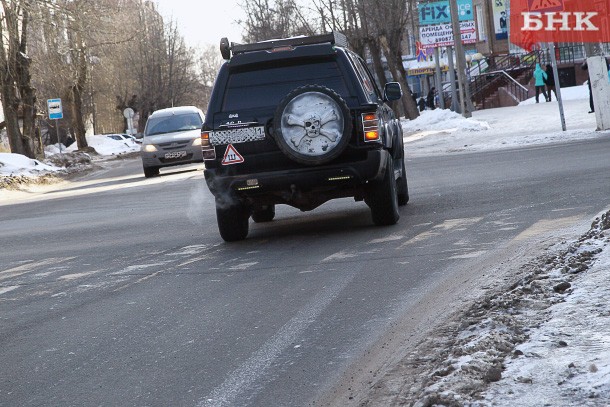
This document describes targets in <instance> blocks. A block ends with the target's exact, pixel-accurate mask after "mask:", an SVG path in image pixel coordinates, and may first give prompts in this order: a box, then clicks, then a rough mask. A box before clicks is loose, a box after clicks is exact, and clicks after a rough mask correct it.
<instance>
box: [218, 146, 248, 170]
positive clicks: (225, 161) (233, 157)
mask: <svg viewBox="0 0 610 407" xmlns="http://www.w3.org/2000/svg"><path fill="white" fill-rule="evenodd" d="M243 162H244V157H242V156H241V154H239V153H238V152H237V150H236V149H235V147H233V144H229V145H228V146H227V150H226V151H225V155H224V156H223V157H222V161H221V164H222V165H230V164H239V163H243Z"/></svg>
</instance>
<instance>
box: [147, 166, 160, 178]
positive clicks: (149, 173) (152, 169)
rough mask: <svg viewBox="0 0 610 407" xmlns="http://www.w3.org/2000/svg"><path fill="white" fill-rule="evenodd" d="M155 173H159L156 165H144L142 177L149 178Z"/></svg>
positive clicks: (155, 174)
mask: <svg viewBox="0 0 610 407" xmlns="http://www.w3.org/2000/svg"><path fill="white" fill-rule="evenodd" d="M157 175H159V168H158V167H144V177H145V178H151V177H154V176H157Z"/></svg>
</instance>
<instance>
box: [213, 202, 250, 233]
mask: <svg viewBox="0 0 610 407" xmlns="http://www.w3.org/2000/svg"><path fill="white" fill-rule="evenodd" d="M249 217H250V216H249V213H248V211H247V209H246V208H245V207H244V206H242V205H239V204H237V205H231V206H226V207H224V206H218V204H216V221H217V222H218V231H219V232H220V236H221V237H222V238H223V240H224V241H226V242H235V241H238V240H244V239H245V238H246V236H248V226H249V225H248V219H249Z"/></svg>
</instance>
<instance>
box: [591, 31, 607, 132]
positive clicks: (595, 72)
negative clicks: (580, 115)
mask: <svg viewBox="0 0 610 407" xmlns="http://www.w3.org/2000/svg"><path fill="white" fill-rule="evenodd" d="M585 52H586V53H587V71H588V74H589V80H590V81H591V95H592V96H593V106H594V107H595V120H596V122H597V130H608V129H610V83H609V79H608V66H607V64H606V58H605V57H604V56H603V52H602V48H601V44H600V43H599V42H596V43H585Z"/></svg>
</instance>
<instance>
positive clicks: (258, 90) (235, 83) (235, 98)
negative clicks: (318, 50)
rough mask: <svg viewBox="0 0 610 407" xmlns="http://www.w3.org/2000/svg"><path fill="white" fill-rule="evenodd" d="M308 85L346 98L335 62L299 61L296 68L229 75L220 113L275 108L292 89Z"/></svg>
mask: <svg viewBox="0 0 610 407" xmlns="http://www.w3.org/2000/svg"><path fill="white" fill-rule="evenodd" d="M311 84H314V85H322V86H326V87H327V88H330V89H333V90H334V91H335V92H337V93H338V94H339V95H341V96H342V97H344V98H346V97H348V96H349V92H348V90H347V85H346V84H345V82H344V80H343V76H342V74H341V71H340V69H339V66H338V65H337V62H336V61H311V62H309V63H303V61H299V62H298V65H297V64H290V65H283V66H279V67H278V66H276V65H274V66H271V65H268V66H263V67H261V66H257V67H256V69H255V70H244V71H241V72H240V71H238V72H233V73H231V75H230V77H229V80H228V83H227V88H226V91H225V95H224V101H223V107H222V110H223V111H225V112H227V111H238V110H242V109H252V108H257V107H264V106H276V105H278V104H279V103H280V101H281V100H282V99H283V98H284V97H285V96H286V95H287V94H288V93H290V92H291V91H292V90H294V89H296V88H298V87H300V86H304V85H311Z"/></svg>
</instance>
